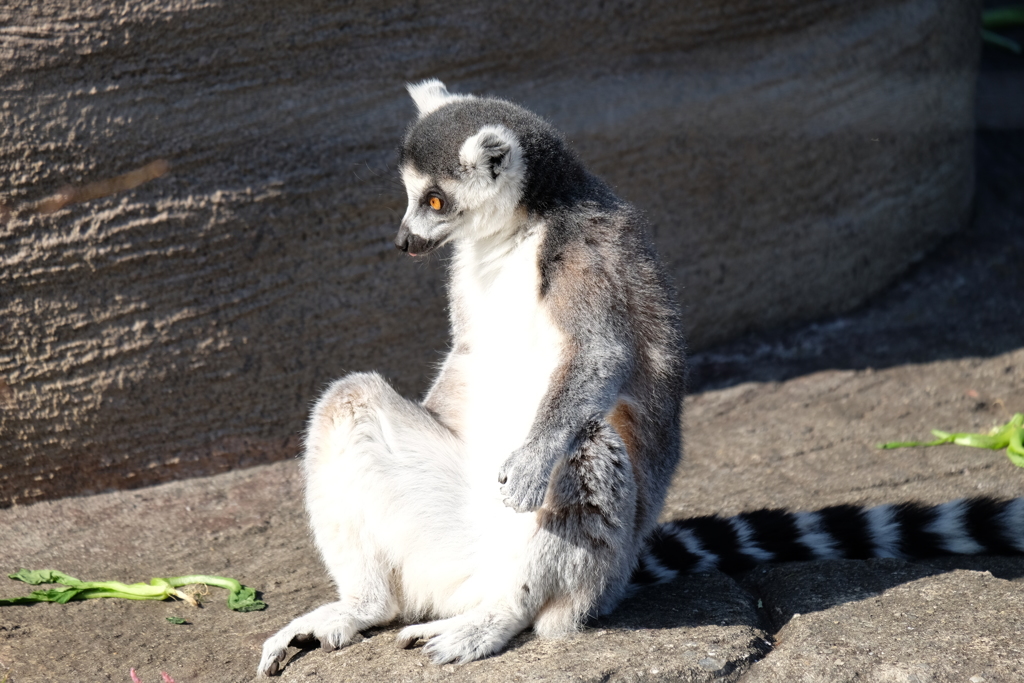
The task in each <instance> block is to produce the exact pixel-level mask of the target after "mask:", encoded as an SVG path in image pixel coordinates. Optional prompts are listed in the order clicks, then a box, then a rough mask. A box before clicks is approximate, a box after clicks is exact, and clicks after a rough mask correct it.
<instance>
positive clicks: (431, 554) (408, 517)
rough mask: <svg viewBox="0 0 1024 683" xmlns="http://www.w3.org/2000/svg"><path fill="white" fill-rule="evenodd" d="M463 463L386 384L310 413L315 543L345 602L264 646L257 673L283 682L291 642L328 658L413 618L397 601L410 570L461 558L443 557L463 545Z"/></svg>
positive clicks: (341, 391) (371, 377)
mask: <svg viewBox="0 0 1024 683" xmlns="http://www.w3.org/2000/svg"><path fill="white" fill-rule="evenodd" d="M459 458H460V454H459V447H458V444H457V442H456V441H455V440H454V438H453V437H452V436H451V433H450V432H449V431H448V430H447V429H446V428H445V427H444V426H443V425H440V424H439V423H438V422H437V421H436V420H435V419H434V418H433V417H432V416H431V415H430V414H429V413H428V412H427V411H426V410H424V409H423V408H422V407H421V406H419V405H418V404H416V403H413V402H411V401H408V400H406V399H404V398H402V397H401V396H399V395H398V394H397V393H396V392H395V391H394V390H393V389H392V388H391V387H390V386H389V385H388V384H387V382H385V381H384V380H383V379H382V378H381V377H380V376H379V375H377V374H375V373H374V374H352V375H349V376H347V377H345V378H344V379H341V380H338V381H337V382H335V383H334V384H333V385H331V387H330V388H329V389H328V390H327V391H326V392H325V393H324V395H323V397H322V398H321V399H320V400H319V401H318V402H317V404H316V406H315V408H314V410H313V415H312V418H311V420H310V425H309V431H308V433H307V437H306V444H305V455H304V458H303V464H302V468H303V475H304V479H305V487H306V507H307V511H308V513H309V518H310V522H311V525H312V529H313V536H314V539H315V542H316V545H317V548H318V549H319V551H320V555H321V557H322V558H323V561H324V564H325V565H326V566H327V569H328V571H329V573H330V575H331V577H332V578H333V579H334V582H335V584H336V585H337V588H338V597H339V599H338V601H337V602H333V603H330V604H327V605H324V606H322V607H320V608H318V609H315V610H313V611H312V612H310V613H308V614H306V615H303V616H301V617H299V618H297V619H295V620H294V621H292V622H291V623H290V624H288V625H287V626H285V627H284V628H283V629H281V631H279V632H278V633H277V634H276V635H275V636H273V637H272V638H270V639H269V640H267V642H266V643H265V644H264V646H263V657H262V660H261V661H260V665H259V669H258V672H259V673H260V674H263V675H271V674H274V673H277V671H278V670H279V669H280V667H281V664H282V662H283V660H284V657H285V654H286V652H285V651H286V648H287V647H288V645H289V644H290V643H292V642H293V641H294V642H296V643H299V642H303V641H308V640H310V639H316V640H318V641H320V643H321V645H322V646H323V647H324V648H325V649H328V650H331V649H335V648H339V647H343V646H345V645H348V644H349V643H351V642H352V639H353V638H354V637H355V635H356V634H357V633H358V632H359V631H361V630H364V629H366V628H369V627H370V626H374V625H378V624H384V623H387V622H389V621H392V620H393V619H394V618H395V617H396V616H398V614H399V613H400V611H402V610H403V609H407V606H405V605H403V604H400V600H399V597H398V595H396V585H398V582H400V581H401V579H400V575H401V573H402V572H403V570H405V571H408V570H410V568H411V569H412V570H413V571H417V570H422V571H424V572H427V573H428V574H429V573H431V572H443V571H445V570H446V567H445V566H444V565H445V564H447V562H448V561H451V560H455V561H458V559H459V557H458V555H459V553H458V552H452V553H451V554H450V555H449V556H448V557H445V556H444V553H445V552H446V551H448V550H451V547H450V546H452V545H454V544H458V543H460V541H461V540H463V539H460V534H459V533H458V529H453V527H452V518H453V513H452V510H451V509H445V502H446V501H447V500H457V499H459V498H460V497H461V496H462V489H463V488H464V487H465V483H464V481H463V479H462V476H461V474H460V472H461V466H460V462H459ZM410 557H412V558H414V559H413V560H411V561H410ZM410 565H411V567H410ZM435 587H436V586H435ZM442 588H443V586H442ZM411 597H412V598H413V600H415V599H416V596H415V595H413V596H411ZM420 600H421V601H422V600H423V598H422V596H420ZM402 602H408V596H407V599H406V600H404V601H402ZM413 609H414V610H415V605H414V606H413Z"/></svg>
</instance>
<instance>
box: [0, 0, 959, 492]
mask: <svg viewBox="0 0 1024 683" xmlns="http://www.w3.org/2000/svg"><path fill="white" fill-rule="evenodd" d="M978 13H979V6H978V4H977V3H975V2H952V1H939V0H930V1H926V0H908V1H906V2H880V1H874V2H872V1H871V0H866V1H865V2H860V3H850V2H846V1H844V0H814V1H811V2H808V1H807V0H783V1H782V2H778V1H769V0H725V1H724V2H723V1H721V0H715V1H711V0H695V1H694V2H689V3H677V2H671V1H669V0H649V1H647V2H639V3H636V2H625V1H614V0H613V1H612V2H607V3H590V2H583V1H582V0H581V1H579V2H566V3H557V4H552V3H545V2H539V1H537V2H533V1H527V2H519V3H506V4H502V5H497V4H492V3H472V4H469V3H460V2H449V1H446V2H432V1H426V2H419V3H409V2H398V1H396V0H374V1H372V2H370V1H369V0H358V1H355V2H345V3H340V2H326V1H322V2H318V1H313V0H297V1H290V2H269V1H255V2H244V3H243V2H227V1H219V0H211V1H206V2H204V1H203V0H179V1H176V2H167V1H151V2H131V3H110V2H100V1H98V0H81V1H73V0H64V1H63V2H59V1H57V0H9V1H8V2H6V3H4V5H3V6H0V130H2V131H3V136H2V137H0V199H2V200H3V201H4V202H5V203H6V204H7V206H8V207H9V208H10V207H13V212H12V213H10V215H9V216H7V218H6V219H4V220H3V221H0V506H3V505H10V504H12V503H25V502H30V501H32V500H37V499H41V498H49V497H55V496H61V495H68V494H75V493H87V492H93V491H99V490H105V489H110V488H118V487H124V486H136V485H141V484H144V483H150V482H155V481H160V480H166V479H168V478H173V477H178V476H185V475H195V474H201V473H209V472H215V471H220V470H223V469H226V468H230V467H235V466H241V465H247V464H254V463H257V462H266V461H269V460H273V459H279V458H283V457H288V456H291V455H294V454H295V453H296V452H297V450H298V444H299V439H300V436H299V435H300V433H301V429H302V423H303V420H304V417H305V414H306V411H307V407H308V405H309V404H310V402H311V401H312V400H314V398H315V397H316V395H317V393H318V392H319V390H320V389H321V387H323V386H324V384H325V383H326V382H328V381H329V380H330V379H332V378H334V377H336V376H339V375H341V374H343V373H344V372H347V371H350V370H365V369H378V370H380V371H382V372H383V373H384V374H385V375H387V376H388V377H390V378H392V380H393V381H394V383H395V385H396V387H397V388H398V389H399V390H401V391H403V392H405V393H407V394H415V393H418V392H420V391H422V390H423V389H424V388H425V386H426V385H427V383H428V381H429V376H430V373H431V369H432V365H433V363H434V362H435V361H436V360H437V359H438V358H439V356H440V354H441V353H443V351H444V349H445V345H446V329H445V328H446V326H445V311H444V300H443V287H442V272H441V270H442V269H441V266H442V264H441V261H440V260H439V259H435V260H433V261H430V262H422V263H418V262H412V261H410V260H408V259H406V258H403V257H402V255H401V254H399V253H397V251H395V250H394V248H393V247H392V246H391V243H390V238H391V237H392V235H393V233H394V231H395V229H396V226H397V223H398V221H399V219H400V217H401V214H402V211H403V204H404V194H403V192H402V191H401V188H400V187H399V185H398V182H397V178H396V174H395V172H394V161H395V152H394V150H395V149H396V146H397V143H398V141H399V138H400V136H401V134H402V132H403V130H404V126H405V125H406V124H407V122H408V121H409V120H410V118H411V117H412V115H413V107H412V105H411V102H410V101H409V100H408V98H407V96H406V95H405V93H404V90H403V84H404V83H405V82H406V81H413V80H418V79H421V78H426V77H431V76H437V77H440V78H442V79H443V80H445V82H446V83H447V84H448V85H449V87H450V88H451V89H452V90H453V91H456V92H458V91H462V92H476V93H492V94H499V95H502V96H506V97H509V98H511V99H514V100H517V101H520V102H522V103H523V104H525V105H527V106H529V107H530V108H532V109H534V110H536V111H538V112H539V113H541V114H543V115H545V116H547V117H548V118H549V119H550V120H551V121H552V122H553V123H554V124H555V125H556V126H558V127H559V128H561V129H562V130H563V131H565V133H566V135H567V137H568V138H569V139H570V140H571V141H572V142H573V143H574V144H575V146H576V147H577V149H578V150H579V152H580V154H581V156H582V157H583V158H584V159H585V160H586V161H587V162H588V163H589V165H590V166H591V168H592V169H593V170H594V171H596V172H598V173H599V174H600V175H603V176H604V177H605V178H606V179H608V180H609V181H610V183H611V184H612V185H613V186H614V187H616V188H617V190H618V192H619V193H620V194H621V195H622V196H623V197H625V198H627V199H629V200H631V201H633V202H635V203H636V204H637V205H639V206H640V207H642V208H643V209H644V210H645V211H646V212H647V214H648V216H649V218H650V221H651V224H652V229H653V231H654V235H655V239H656V241H657V244H658V246H659V248H660V250H661V252H662V254H663V256H664V258H665V259H666V261H667V262H668V263H669V265H670V269H671V271H672V273H673V275H674V276H675V277H676V278H677V282H678V285H679V291H680V297H681V301H682V304H683V306H684V308H685V311H686V317H687V323H688V327H689V335H690V339H691V342H692V344H693V346H695V347H701V346H706V345H708V344H710V343H713V342H715V341H718V340H723V339H725V338H728V337H729V336H733V335H735V334H737V333H740V332H742V331H744V330H746V329H750V328H755V327H763V326H767V325H771V324H775V323H779V322H782V321H786V320H791V319H795V318H806V317H809V316H815V315H821V314H824V313H828V312H833V311H839V310H842V309H847V308H849V307H851V306H854V305H856V304H857V303H858V302H860V301H862V300H863V299H864V298H865V297H867V296H869V295H870V294H871V293H873V292H875V291H877V290H878V289H879V288H881V287H883V286H884V285H885V284H886V283H887V282H889V281H891V279H892V278H893V277H895V276H896V275H897V274H898V273H899V272H901V271H902V270H903V269H904V268H906V266H907V265H908V264H910V263H911V262H913V261H914V260H915V259H917V258H919V257H920V256H921V255H922V254H923V253H924V252H925V251H926V250H927V249H928V248H929V246H930V245H932V244H934V243H935V241H936V240H937V239H939V238H940V237H941V236H943V235H945V234H948V233H950V232H952V231H954V230H956V229H958V228H960V227H961V226H962V225H963V224H964V222H965V220H966V216H967V212H968V209H969V203H970V198H971V191H972V178H973V175H972V166H971V154H972V125H973V123H972V99H973V88H974V67H975V60H976V55H977V49H978V31H977V16H978ZM154 159H167V160H168V161H169V162H170V164H171V165H172V170H171V172H170V173H169V174H167V175H165V176H164V177H162V178H160V179H158V180H154V181H151V182H149V183H147V184H145V185H142V186H141V187H139V188H137V189H135V190H132V191H130V192H124V193H119V194H116V195H113V196H109V197H106V198H100V199H95V200H93V201H89V202H84V203H79V204H75V205H72V206H69V207H67V208H65V209H62V210H60V211H57V212H56V213H53V214H49V215H40V214H34V213H32V212H30V211H28V210H26V207H27V206H29V205H30V204H31V202H35V201H38V200H40V199H42V198H43V197H45V196H47V195H50V194H52V193H54V192H55V191H57V190H58V189H59V188H60V187H62V186H64V185H66V184H75V185H81V184H84V183H88V182H91V181H95V180H100V179H103V178H109V177H112V176H116V175H118V174H122V173H125V172H127V171H129V170H131V169H134V168H138V167H140V166H142V165H144V164H146V163H148V162H151V161H153V160H154Z"/></svg>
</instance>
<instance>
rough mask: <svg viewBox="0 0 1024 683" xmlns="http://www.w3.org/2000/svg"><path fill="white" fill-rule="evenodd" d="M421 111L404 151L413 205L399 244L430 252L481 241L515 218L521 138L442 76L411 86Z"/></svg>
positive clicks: (404, 170) (521, 166)
mask: <svg viewBox="0 0 1024 683" xmlns="http://www.w3.org/2000/svg"><path fill="white" fill-rule="evenodd" d="M409 91H410V93H411V94H412V96H413V99H414V100H415V101H416V105H417V107H418V108H419V112H420V116H419V119H418V121H417V122H416V123H415V124H413V126H412V128H411V129H410V131H409V133H408V135H407V136H406V139H405V142H404V144H403V146H402V151H401V157H402V161H401V166H400V169H401V174H402V182H403V183H404V184H405V190H406V193H407V194H408V199H409V204H408V207H407V208H406V211H405V216H404V217H403V218H402V226H401V228H400V229H399V231H398V235H397V236H396V237H395V246H397V247H398V248H399V249H401V250H402V251H405V252H408V253H410V254H413V255H416V254H426V253H428V252H430V251H432V250H434V249H436V248H437V247H439V246H441V245H442V244H444V243H445V242H448V241H450V240H479V239H484V238H486V237H489V236H491V235H494V234H497V233H500V232H503V231H504V230H506V229H508V228H509V226H510V225H512V223H513V222H514V219H515V216H516V214H517V209H518V207H519V203H520V200H521V198H522V193H523V184H524V179H525V175H526V165H525V161H524V159H523V150H522V146H521V145H520V143H519V140H518V139H517V137H516V135H515V134H514V133H513V132H512V131H511V130H509V129H508V128H506V127H505V126H503V125H495V124H492V123H488V122H487V120H486V119H487V116H486V113H485V111H484V110H482V109H481V103H482V101H481V100H477V99H475V98H473V97H469V96H464V95H451V94H450V93H448V91H447V90H446V89H445V87H444V85H443V84H441V83H440V82H439V81H427V82H425V83H421V84H419V85H416V86H410V88H409Z"/></svg>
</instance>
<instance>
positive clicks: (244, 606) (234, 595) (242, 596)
mask: <svg viewBox="0 0 1024 683" xmlns="http://www.w3.org/2000/svg"><path fill="white" fill-rule="evenodd" d="M228 607H230V608H231V609H233V610H235V611H236V612H258V611H259V610H261V609H266V607H267V603H265V602H263V601H262V600H257V599H256V591H255V590H254V589H252V588H249V587H248V586H242V587H241V590H237V591H231V592H230V593H228Z"/></svg>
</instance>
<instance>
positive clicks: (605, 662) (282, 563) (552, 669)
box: [0, 52, 1024, 683]
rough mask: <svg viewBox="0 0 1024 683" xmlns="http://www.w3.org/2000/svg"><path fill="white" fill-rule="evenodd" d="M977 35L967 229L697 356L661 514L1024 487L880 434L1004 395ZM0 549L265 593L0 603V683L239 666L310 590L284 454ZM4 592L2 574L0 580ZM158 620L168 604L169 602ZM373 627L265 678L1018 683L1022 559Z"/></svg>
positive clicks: (311, 574)
mask: <svg viewBox="0 0 1024 683" xmlns="http://www.w3.org/2000/svg"><path fill="white" fill-rule="evenodd" d="M1021 68H1022V67H1021V66H1020V62H1014V61H1012V58H1010V57H1006V58H1005V59H1004V58H1003V56H1002V55H991V54H988V52H987V53H986V57H985V71H984V73H983V77H982V80H981V84H980V87H979V102H980V103H981V104H980V105H979V133H978V150H977V155H978V161H979V164H978V168H979V172H978V181H979V182H978V192H977V202H976V218H975V221H974V224H973V227H972V229H971V230H970V231H968V232H966V233H964V234H962V235H959V236H956V237H954V238H953V239H951V240H949V241H948V242H947V243H945V244H942V245H939V246H938V247H937V249H936V251H935V252H934V253H933V255H932V256H931V257H929V258H928V259H927V260H926V261H925V262H923V263H921V264H920V265H919V266H917V267H916V268H915V269H914V270H913V272H911V273H909V274H908V275H907V276H906V277H905V278H903V279H902V280H901V281H900V282H899V283H897V285H895V286H894V287H893V288H892V289H890V290H889V291H888V292H887V293H885V294H884V295H882V296H880V297H878V298H876V299H875V300H874V301H873V302H871V303H870V304H869V305H868V306H866V307H865V308H863V309H862V310H860V311H856V312H854V313H853V314H850V315H847V316H844V317H840V318H835V319H831V320H825V321H819V322H817V323H814V324H810V325H803V326H795V327H793V328H791V329H785V330H776V331H774V332H771V333H764V334H759V335H752V336H749V337H746V338H744V339H740V340H738V341H736V342H733V343H731V344H729V345H727V346H723V347H718V348H716V349H714V350H712V351H708V352H705V353H702V354H699V355H698V356H696V357H695V358H694V359H693V368H694V370H693V390H694V392H693V395H692V396H691V397H690V399H689V401H688V405H687V415H686V423H687V459H686V462H685V463H684V464H683V465H682V467H681V468H680V470H679V472H678V473H677V475H676V479H675V482H674V484H673V487H672V490H671V493H670V496H669V500H668V502H667V505H666V509H665V515H664V516H665V518H673V517H678V516H689V515H699V514H709V513H715V512H718V513H725V514H731V513H735V512H738V511H741V510H747V509H752V508H757V507H762V506H776V507H785V508H794V509H815V508H818V507H822V506H825V505H831V504H836V503H847V502H860V503H869V504H874V503H882V502H896V501H902V500H911V499H914V500H922V501H926V502H930V503H938V502H942V501H945V500H949V499H952V498H956V497H961V496H970V495H977V494H986V495H992V496H1004V497H1006V496H1020V495H1024V470H1020V469H1018V468H1015V467H1013V466H1012V465H1011V464H1010V463H1009V461H1008V460H1007V459H1006V458H1005V456H1004V455H1002V454H1001V453H996V452H991V451H982V450H976V449H969V448H962V447H957V446H946V447H942V448H933V449H922V450H903V451H880V450H877V449H876V448H875V447H874V446H875V444H877V443H878V442H881V441H887V440H897V439H909V438H920V437H925V436H927V434H928V430H929V429H930V428H942V429H950V430H984V429H987V428H988V427H990V426H992V425H994V424H996V423H1000V422H1003V421H1005V420H1006V419H1008V418H1009V417H1010V415H1011V414H1012V413H1013V412H1015V411H1024V298H1022V294H1024V268H1022V267H1021V265H1022V264H1024V121H1022V120H1021V117H1022V114H1021V113H1020V112H1024V91H1022V85H1021V84H1022V83H1024V79H1021V78H1020V75H1021V74H1020V70H1021ZM0 548H2V551H0V569H2V570H3V571H4V572H5V573H6V572H13V571H15V570H17V569H18V568H20V567H29V568H43V567H51V568H57V569H62V570H64V571H67V572H69V573H71V574H73V575H78V576H79V577H81V578H84V579H101V578H107V579H118V580H123V581H138V580H145V579H148V578H150V577H152V576H168V575H175V574H184V573H189V572H202V573H213V574H226V575H231V576H235V577H237V578H239V579H240V580H241V581H242V582H243V583H246V584H248V585H252V586H254V587H256V588H258V589H259V590H261V591H262V593H263V597H264V599H265V600H266V602H267V603H268V608H267V609H266V610H265V611H263V612H254V613H248V614H239V613H234V612H230V611H229V610H228V609H227V608H226V606H225V605H224V601H223V594H222V593H220V591H218V590H217V589H211V593H210V594H209V595H208V596H207V597H206V599H205V601H204V606H203V608H202V609H195V608H190V607H187V606H184V605H183V604H181V603H171V602H161V603H158V602H129V601H117V600H102V601H88V602H80V603H69V604H67V605H63V606H61V605H53V604H43V605H34V606H30V607H3V608H0V681H4V682H6V683H30V682H34V681H40V682H41V681H45V682H47V683H52V682H55V681H129V680H130V678H129V668H130V667H134V668H136V669H137V671H138V674H139V676H140V678H141V680H142V681H143V682H144V683H158V682H159V681H160V680H161V677H160V672H161V671H166V672H168V673H169V674H170V675H171V676H172V677H173V678H174V680H176V681H177V682H178V683H195V682H199V681H203V682H219V681H248V680H251V679H252V678H253V672H254V671H255V667H256V664H257V661H258V659H259V651H260V646H261V643H262V641H263V639H264V638H265V637H266V636H268V635H269V634H270V633H272V632H273V631H274V630H276V629H277V628H279V627H280V626H282V625H283V624H284V623H285V622H287V621H288V620H290V619H291V618H292V617H294V616H296V615H298V614H300V613H302V612H305V611H307V610H309V609H311V608H313V607H315V606H317V605H319V604H321V603H322V602H325V601H327V600H328V599H330V593H331V587H330V584H329V582H328V580H327V578H326V576H325V574H324V572H323V571H322V569H321V567H320V565H319V563H318V559H317V557H316V554H315V552H314V551H313V548H312V545H311V543H310V541H309V539H308V536H307V532H306V526H305V520H304V518H303V511H302V502H301V495H300V487H299V482H298V473H297V467H296V463H295V462H281V463H277V464H273V465H267V466H262V467H256V468H252V469H248V470H242V471H236V472H230V473H227V474H222V475H218V476H214V477H209V478H201V479H192V480H186V481H179V482H174V483H170V484H165V485H161V486H156V487H153V488H149V489H141V490H136V491H126V492H117V493H110V494H102V495H96V496H91V497H84V498H71V499H64V500H57V501H51V502H43V503H38V504H35V505H31V506H19V507H13V508H10V509H6V510H0ZM24 592H25V587H24V586H22V585H21V584H17V583H14V582H2V583H0V597H13V596H16V595H21V594H23V593H24ZM170 616H180V617H184V618H185V619H186V620H187V622H188V623H187V624H185V625H174V624H171V623H169V622H167V620H166V618H167V617H170ZM395 633H396V630H395V629H379V630H374V631H371V632H368V633H366V634H364V636H365V638H364V640H362V641H361V642H359V643H358V644H356V645H353V646H351V647H349V648H347V649H345V650H342V651H339V652H333V653H325V652H323V651H320V650H296V651H295V654H294V656H293V657H292V659H291V661H290V662H289V665H288V667H287V668H286V669H285V671H284V674H283V676H282V680H284V681H288V680H296V681H297V680H302V681H345V680H401V681H406V680H408V681H476V680H491V681H520V680H521V681H540V680H548V681H661V680H664V681H680V680H683V681H705V680H723V681H733V680H743V681H787V682H788V681H853V680H857V681H908V682H910V681H917V682H923V681H970V682H972V683H979V682H981V681H1006V682H1010V681H1019V680H1024V558H962V559H945V560H936V561H932V562H927V563H909V562H902V561H895V560H878V561H837V562H816V563H806V564H794V565H780V566H773V567H768V568H764V569H758V570H755V571H753V572H750V573H748V574H746V575H744V576H737V577H730V576H726V575H724V574H720V573H712V574H700V575H694V576H689V577H685V578H683V579H680V580H678V581H676V582H675V583H672V584H669V585H666V586H661V587H655V588H650V589H647V590H645V591H643V592H641V593H640V594H639V595H637V596H635V597H634V598H633V599H632V600H631V601H630V602H629V603H627V604H626V605H624V606H623V607H622V608H621V609H620V610H619V611H618V612H617V613H616V614H615V615H613V616H612V617H610V618H607V619H604V620H601V621H599V622H597V623H595V624H593V625H591V626H589V627H588V628H587V629H586V630H585V631H583V632H582V633H580V634H578V635H576V636H573V637H571V638H566V639H564V640H557V641H541V640H539V639H536V638H534V637H533V636H532V635H531V634H529V633H527V634H523V635H521V636H520V637H519V638H517V639H516V640H515V641H514V643H513V644H512V646H511V647H510V648H509V650H508V651H506V652H505V653H503V654H500V655H498V656H496V657H492V658H490V659H487V660H484V661H480V662H474V663H472V664H467V665H462V666H444V667H437V666H434V665H431V664H429V663H428V662H427V661H426V659H425V658H424V657H423V655H422V653H421V652H420V651H419V650H416V649H414V650H399V649H397V648H395V647H394V637H395Z"/></svg>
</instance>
